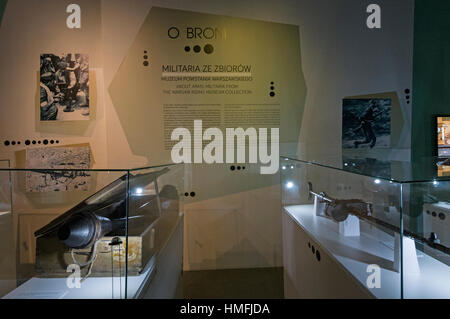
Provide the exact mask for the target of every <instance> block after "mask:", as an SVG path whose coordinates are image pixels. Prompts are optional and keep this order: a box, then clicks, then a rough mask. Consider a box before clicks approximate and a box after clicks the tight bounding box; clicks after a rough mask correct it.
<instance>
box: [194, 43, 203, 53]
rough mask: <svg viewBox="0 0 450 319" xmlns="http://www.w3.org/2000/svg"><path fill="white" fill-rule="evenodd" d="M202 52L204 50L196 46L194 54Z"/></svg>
mask: <svg viewBox="0 0 450 319" xmlns="http://www.w3.org/2000/svg"><path fill="white" fill-rule="evenodd" d="M201 50H202V48H201V47H200V46H199V45H196V46H194V52H195V53H199V52H200V51H201Z"/></svg>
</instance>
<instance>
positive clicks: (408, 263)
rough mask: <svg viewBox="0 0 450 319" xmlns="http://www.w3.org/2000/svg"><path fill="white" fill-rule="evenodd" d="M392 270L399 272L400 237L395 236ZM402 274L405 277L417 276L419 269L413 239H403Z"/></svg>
mask: <svg viewBox="0 0 450 319" xmlns="http://www.w3.org/2000/svg"><path fill="white" fill-rule="evenodd" d="M394 269H395V270H396V271H397V272H399V271H400V235H399V234H395V243H394ZM403 273H404V274H407V275H412V274H419V273H420V267H419V261H418V260H417V251H416V243H415V242H414V240H413V239H411V238H408V237H403Z"/></svg>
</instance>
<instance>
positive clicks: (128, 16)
mask: <svg viewBox="0 0 450 319" xmlns="http://www.w3.org/2000/svg"><path fill="white" fill-rule="evenodd" d="M71 2H74V1H61V0H49V1H25V0H14V1H9V3H8V7H7V9H6V13H5V16H4V20H3V22H2V26H1V28H0V43H1V45H2V50H1V51H0V61H2V72H1V73H0V81H1V82H0V83H1V86H0V97H1V98H2V105H1V106H0V122H1V125H0V139H1V144H0V158H1V157H7V158H13V157H14V151H15V150H19V149H22V148H23V147H15V148H13V147H8V148H6V147H4V146H3V140H4V139H22V140H23V139H25V138H38V137H58V138H60V139H61V140H62V141H63V142H64V144H70V143H79V142H89V143H90V144H91V147H92V149H93V153H94V156H95V160H96V163H97V167H123V166H126V167H129V166H138V165H141V164H144V163H146V161H147V159H146V158H142V157H139V156H135V155H134V154H132V152H131V150H130V147H129V145H128V142H127V140H126V137H125V133H124V131H123V129H122V127H121V125H120V121H119V119H118V117H117V114H116V112H115V109H114V105H113V104H112V101H111V98H110V96H109V94H108V91H107V88H108V87H109V85H110V83H111V81H112V79H113V77H114V74H115V73H116V71H117V70H118V68H119V66H120V64H121V62H122V60H123V58H124V57H125V56H126V54H127V51H128V49H129V47H130V46H131V44H132V42H133V40H134V37H135V35H136V34H137V32H138V30H139V28H140V26H141V24H142V22H143V21H144V19H145V17H146V15H147V14H148V12H149V10H150V8H151V7H152V6H163V7H168V8H177V9H185V10H191V11H199V12H204V13H213V14H220V15H230V16H237V17H243V18H251V19H259V20H265V21H273V22H281V23H288V24H294V25H299V28H300V43H301V52H302V65H303V72H304V76H305V79H306V84H307V98H306V106H305V111H304V115H303V118H302V119H299V120H301V121H302V126H301V133H300V136H299V141H300V142H299V152H300V153H302V154H308V156H310V157H311V156H318V155H323V154H330V153H331V154H340V152H341V148H340V138H341V120H340V119H341V101H342V98H343V97H345V96H353V95H361V94H371V93H380V92H391V91H397V92H398V95H399V99H400V103H401V108H402V113H403V115H404V118H405V123H403V132H402V136H401V140H400V142H399V143H398V145H396V146H395V147H396V148H398V149H397V150H394V152H392V153H391V156H392V157H395V158H405V159H407V158H408V159H409V153H408V150H409V147H410V118H411V112H410V106H409V105H406V103H405V100H404V96H403V93H402V92H403V90H404V89H405V88H411V82H412V80H411V77H412V41H413V3H414V1H413V0H402V1H400V0H399V1H390V0H379V1H377V3H378V4H379V5H380V6H381V8H382V29H381V30H369V29H367V28H366V27H365V19H366V17H367V14H366V13H365V8H366V6H367V5H368V4H369V3H370V1H355V0H340V1H336V0H297V1H295V0H283V1H272V0H258V1H257V0H253V1H242V0H241V1H237V0H232V1H219V0H217V1H216V0H215V1H211V0H210V1H207V0H204V1H179V0H178V1H175V0H174V1H169V0H168V1H146V0H128V1H122V0H104V1H87V0H84V1H80V0H78V1H75V2H76V3H79V4H80V5H81V7H82V12H83V28H82V30H81V31H73V30H67V29H66V28H65V18H66V16H67V15H66V13H65V6H66V5H67V4H68V3H71ZM24 19H26V21H27V23H24V22H23V21H24ZM61 50H63V51H74V52H75V51H78V52H82V53H88V54H89V55H90V56H91V59H90V61H91V62H90V63H91V65H90V66H91V68H93V69H94V71H95V72H96V76H97V90H96V91H97V92H96V93H97V96H98V99H97V103H96V107H97V116H96V118H95V119H94V120H93V121H90V122H89V123H88V124H85V126H84V127H83V128H82V129H81V130H80V129H79V128H78V127H77V124H76V123H75V124H66V125H62V126H59V127H56V128H55V127H48V126H44V127H43V126H42V125H41V124H39V123H38V121H36V116H35V114H36V113H35V112H36V104H35V102H36V94H37V84H38V82H37V76H38V71H39V66H38V63H39V62H38V61H39V58H38V57H39V54H40V53H42V52H61ZM274 58H275V57H274ZM149 125H151V123H149ZM193 172H194V174H195V176H194V177H193V179H191V181H190V183H188V184H187V187H188V188H189V189H188V190H189V191H190V190H195V191H196V192H197V194H200V195H201V193H202V190H205V189H206V187H214V186H215V187H226V188H230V189H232V188H233V185H236V184H243V183H244V184H245V183H249V185H251V187H249V189H251V190H250V191H246V192H240V193H233V192H230V193H229V194H227V195H224V196H221V197H219V198H213V199H211V198H209V199H207V200H206V199H205V200H202V198H201V196H198V197H196V198H197V199H195V200H194V199H188V205H187V207H186V219H185V225H186V226H185V230H186V232H185V268H186V269H207V268H239V267H268V266H280V265H281V263H282V258H281V255H282V251H281V213H280V210H279V196H280V195H279V192H278V188H277V187H276V186H271V185H276V178H277V177H276V176H275V177H267V178H260V179H259V180H258V181H257V182H256V183H250V181H252V180H254V179H255V178H257V177H256V176H257V175H255V173H254V171H252V170H249V171H248V172H246V173H245V174H241V175H239V176H237V175H234V177H230V176H229V171H228V170H227V168H226V167H225V168H223V169H222V170H218V171H217V173H210V172H209V170H208V169H207V168H201V167H200V168H194V169H193ZM198 198H200V199H198ZM217 221H220V222H219V224H217ZM218 225H222V226H223V227H224V228H222V230H220V231H216V227H218ZM214 242H215V243H216V244H215V245H213V244H212V243H214Z"/></svg>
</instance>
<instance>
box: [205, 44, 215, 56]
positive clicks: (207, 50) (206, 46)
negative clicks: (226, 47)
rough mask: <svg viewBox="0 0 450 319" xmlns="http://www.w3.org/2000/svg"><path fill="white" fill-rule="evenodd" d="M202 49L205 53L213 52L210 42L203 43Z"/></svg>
mask: <svg viewBox="0 0 450 319" xmlns="http://www.w3.org/2000/svg"><path fill="white" fill-rule="evenodd" d="M203 50H204V51H205V53H206V54H211V53H213V52H214V47H213V46H212V45H211V44H207V45H205V47H204V48H203Z"/></svg>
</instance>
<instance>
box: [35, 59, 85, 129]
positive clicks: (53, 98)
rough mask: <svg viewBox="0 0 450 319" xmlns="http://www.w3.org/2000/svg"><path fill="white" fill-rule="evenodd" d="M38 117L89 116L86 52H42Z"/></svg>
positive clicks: (64, 118)
mask: <svg viewBox="0 0 450 319" xmlns="http://www.w3.org/2000/svg"><path fill="white" fill-rule="evenodd" d="M39 87H40V107H39V110H40V120H41V121H79V120H89V114H90V111H89V57H88V55H87V54H79V53H68V54H60V55H56V54H51V53H46V54H41V59H40V83H39Z"/></svg>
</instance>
